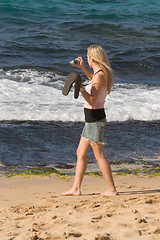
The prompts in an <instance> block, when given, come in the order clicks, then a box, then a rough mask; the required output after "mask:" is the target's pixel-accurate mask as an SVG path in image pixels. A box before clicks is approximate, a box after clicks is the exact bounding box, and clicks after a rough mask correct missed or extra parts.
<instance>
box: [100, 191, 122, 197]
mask: <svg viewBox="0 0 160 240" xmlns="http://www.w3.org/2000/svg"><path fill="white" fill-rule="evenodd" d="M100 195H101V196H116V195H118V192H117V191H116V190H115V191H109V190H108V191H105V192H103V193H101V194H100Z"/></svg>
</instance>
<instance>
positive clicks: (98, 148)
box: [91, 142, 117, 195]
mask: <svg viewBox="0 0 160 240" xmlns="http://www.w3.org/2000/svg"><path fill="white" fill-rule="evenodd" d="M91 147H92V149H93V152H94V156H95V158H96V160H97V162H98V164H99V167H100V170H101V172H102V174H103V176H104V179H105V180H106V182H107V185H108V189H107V190H106V191H105V192H104V193H102V195H117V191H116V188H115V185H114V182H113V177H112V171H111V168H110V165H109V163H108V161H107V159H106V157H105V154H104V149H103V144H101V143H93V142H92V143H91Z"/></svg>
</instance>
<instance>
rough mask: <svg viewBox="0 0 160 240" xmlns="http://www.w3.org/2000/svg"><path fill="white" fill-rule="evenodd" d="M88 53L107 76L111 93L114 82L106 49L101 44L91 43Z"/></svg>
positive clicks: (108, 89) (108, 91)
mask: <svg viewBox="0 0 160 240" xmlns="http://www.w3.org/2000/svg"><path fill="white" fill-rule="evenodd" d="M87 50H88V55H89V56H90V57H91V58H92V59H93V60H94V61H95V62H96V63H97V64H98V65H99V67H100V68H101V69H102V70H103V72H104V75H105V76H106V78H107V93H108V94H109V93H110V91H111V88H112V84H113V76H112V68H111V65H110V63H109V60H108V57H107V54H106V53H105V50H104V49H103V48H102V47H101V46H99V45H91V46H90V47H88V48H87Z"/></svg>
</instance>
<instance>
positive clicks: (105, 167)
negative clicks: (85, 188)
mask: <svg viewBox="0 0 160 240" xmlns="http://www.w3.org/2000/svg"><path fill="white" fill-rule="evenodd" d="M76 60H78V61H79V63H80V64H79V65H78V66H77V65H74V66H75V67H78V68H81V69H82V70H83V71H84V73H85V74H86V76H87V77H88V78H89V79H91V82H92V84H93V87H92V90H91V94H89V93H88V92H87V91H86V90H85V89H84V88H83V86H82V87H81V94H82V96H83V98H84V99H85V100H86V101H87V102H88V103H89V104H90V105H94V103H95V102H96V99H97V97H98V94H99V91H100V89H101V88H104V87H106V86H107V79H106V77H105V75H104V73H103V72H102V71H101V72H98V73H97V74H95V75H94V74H92V73H91V72H90V71H89V70H88V69H87V68H86V67H85V65H84V62H83V59H82V57H78V58H77V59H76ZM87 60H88V64H89V66H90V67H91V68H92V69H93V71H94V73H96V72H97V71H98V70H99V69H100V67H99V65H98V64H97V63H96V62H95V61H94V60H93V59H92V58H91V57H90V56H89V55H88V54H87ZM90 147H91V148H92V150H93V153H94V156H95V158H96V160H97V162H98V164H99V167H100V169H101V172H102V174H103V176H104V179H105V180H106V183H107V187H108V188H107V189H106V191H104V192H103V193H101V195H106V196H115V195H117V191H116V188H115V185H114V182H113V177H112V171H111V168H110V165H109V163H108V161H107V159H106V157H105V154H104V149H103V144H100V143H95V142H89V141H88V140H87V139H86V138H85V137H81V139H80V142H79V146H78V148H77V165H76V173H75V179H74V183H73V186H72V188H71V189H69V190H68V191H66V192H64V193H61V195H62V196H79V195H81V184H82V180H83V177H84V174H85V172H86V169H87V152H88V150H89V148H90Z"/></svg>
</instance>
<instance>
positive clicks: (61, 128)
mask: <svg viewBox="0 0 160 240" xmlns="http://www.w3.org/2000/svg"><path fill="white" fill-rule="evenodd" d="M159 12H160V2H159V1H148V0H147V1H146V0H145V1H144V0H134V1H133V0H129V1H121V0H119V1H118V0H115V1H102V0H101V1H95V0H89V1H83V0H82V1H75V0H68V1H67V0H63V1H58V0H46V1H42V0H35V1H32V0H28V1H25V0H21V1H20V0H14V1H13V0H2V1H1V2H0V102H1V105H0V163H1V164H0V172H4V170H5V171H7V169H10V168H14V167H17V166H18V167H19V168H20V169H21V168H23V167H33V166H34V167H40V168H44V167H52V168H56V167H57V168H61V169H62V171H63V169H65V168H69V167H72V166H75V164H76V148H77V146H78V143H79V139H80V135H81V132H82V129H83V125H84V114H83V102H84V100H83V98H82V96H81V95H80V96H79V98H78V99H74V97H73V91H71V92H70V93H69V95H68V96H64V95H62V89H63V86H64V82H65V79H66V77H67V75H68V74H69V73H70V72H77V73H82V72H81V70H80V69H77V68H74V67H73V66H71V65H70V64H69V62H70V61H71V60H72V59H74V58H76V57H78V56H82V57H83V59H84V62H85V63H86V64H87V58H86V54H87V53H86V51H87V47H88V46H90V45H91V44H98V45H101V46H102V47H103V48H104V49H105V50H106V52H107V55H108V57H109V59H110V63H111V66H112V68H113V71H114V85H113V88H112V92H111V93H110V94H109V95H108V96H107V98H106V102H105V111H106V115H107V128H106V132H105V145H104V149H105V153H106V156H107V158H108V161H109V162H110V163H111V164H118V163H120V162H121V163H122V162H127V163H130V164H131V163H134V164H137V165H138V164H140V162H141V161H142V160H143V159H148V161H149V162H148V163H150V164H151V165H152V164H153V165H154V164H155V159H157V158H158V157H159V155H160V14H159ZM83 79H84V80H86V81H87V79H86V78H85V77H84V76H83ZM95 162H96V160H95V159H94V156H93V153H92V151H90V150H89V153H88V167H90V165H92V164H94V163H95ZM157 164H158V165H157ZM156 166H160V161H157V160H156Z"/></svg>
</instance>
